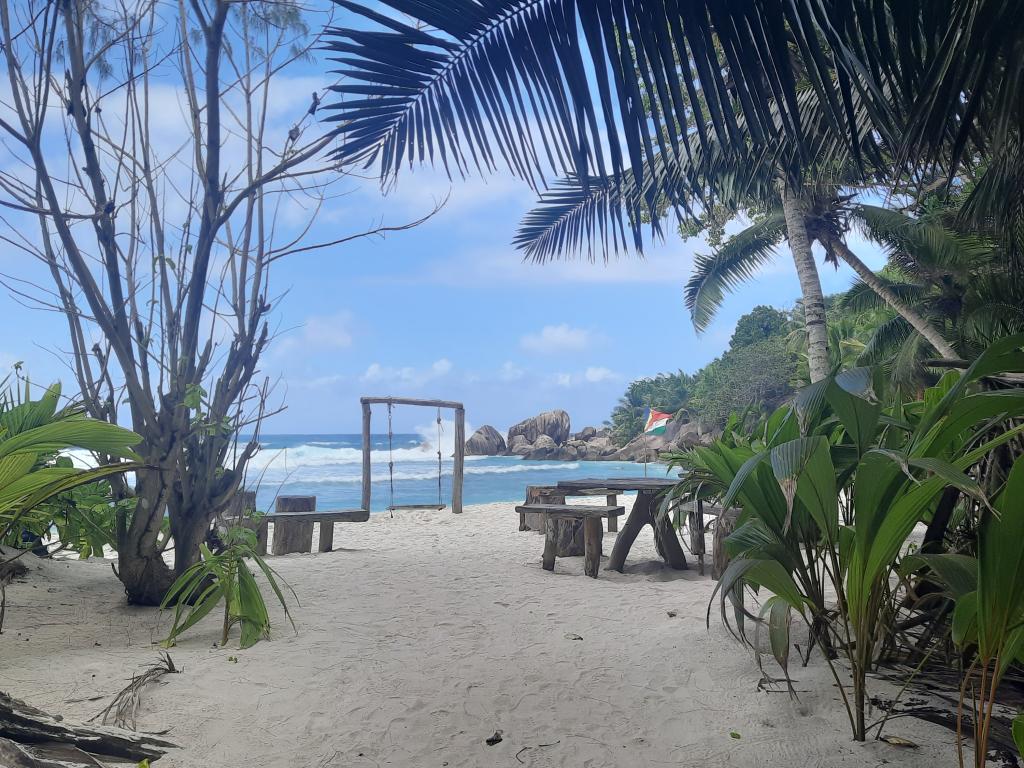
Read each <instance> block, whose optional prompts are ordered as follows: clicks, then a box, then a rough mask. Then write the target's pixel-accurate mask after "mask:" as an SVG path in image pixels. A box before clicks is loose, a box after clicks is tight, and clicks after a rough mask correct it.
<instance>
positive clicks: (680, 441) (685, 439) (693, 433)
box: [673, 421, 700, 449]
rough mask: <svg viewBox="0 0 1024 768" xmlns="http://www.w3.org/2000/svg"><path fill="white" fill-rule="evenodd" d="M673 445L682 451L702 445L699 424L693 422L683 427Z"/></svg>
mask: <svg viewBox="0 0 1024 768" xmlns="http://www.w3.org/2000/svg"><path fill="white" fill-rule="evenodd" d="M673 444H674V445H675V447H677V448H682V449H686V448H692V447H693V446H695V445H700V427H699V426H698V424H697V422H695V421H691V422H688V423H686V424H683V425H681V426H680V428H679V432H678V434H677V435H676V438H675V440H673Z"/></svg>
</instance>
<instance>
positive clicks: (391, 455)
mask: <svg viewBox="0 0 1024 768" xmlns="http://www.w3.org/2000/svg"><path fill="white" fill-rule="evenodd" d="M393 407H394V405H393V404H392V403H388V484H389V485H390V487H391V503H390V504H389V505H388V507H389V508H390V509H389V511H390V512H391V516H392V517H394V516H395V509H394V507H395V449H394V446H393V445H392V432H391V409H392V408H393Z"/></svg>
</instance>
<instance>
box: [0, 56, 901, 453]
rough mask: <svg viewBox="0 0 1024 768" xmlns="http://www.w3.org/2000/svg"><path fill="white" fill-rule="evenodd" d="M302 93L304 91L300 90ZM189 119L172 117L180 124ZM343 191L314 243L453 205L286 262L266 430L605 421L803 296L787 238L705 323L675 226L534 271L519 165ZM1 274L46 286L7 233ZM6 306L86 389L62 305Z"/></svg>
mask: <svg viewBox="0 0 1024 768" xmlns="http://www.w3.org/2000/svg"><path fill="white" fill-rule="evenodd" d="M308 66H309V70H308V71H305V72H300V73H299V74H298V75H297V76H296V78H297V79H296V80H295V81H289V80H287V79H283V80H282V83H281V93H282V94H285V95H283V96H282V97H281V104H282V106H281V110H282V113H283V114H282V119H281V125H282V126H287V125H288V124H289V123H290V121H291V120H292V115H291V113H292V112H294V111H295V110H296V109H299V110H302V109H304V108H305V106H306V105H307V104H308V98H309V97H308V95H306V94H308V93H309V92H310V87H309V84H310V81H311V80H312V81H313V82H316V78H317V77H319V75H318V72H317V66H318V65H317V63H316V62H314V63H312V64H310V65H308ZM292 91H294V92H295V93H301V94H302V96H301V97H295V98H289V97H288V95H287V94H289V93H291V92H292ZM172 101H174V99H173V98H172ZM176 114H177V115H179V116H180V110H177V109H170V110H169V115H170V116H171V117H170V118H169V119H171V120H172V122H173V119H177V118H175V115H176ZM300 114H301V111H300ZM171 127H172V128H173V126H171ZM345 191H346V194H344V195H341V196H338V197H337V198H336V199H334V200H332V201H330V202H329V203H328V204H327V205H326V206H325V207H324V208H323V209H322V210H320V211H319V213H318V214H317V217H316V221H315V223H314V226H313V229H312V231H311V233H310V236H311V237H312V238H322V239H333V238H336V237H340V236H342V235H345V234H348V233H351V232H356V231H362V230H365V229H368V228H372V227H374V226H377V225H379V224H381V223H383V224H387V225H395V224H401V223H405V222H408V221H413V220H416V219H418V218H420V217H422V216H423V215H425V214H426V213H428V212H429V211H430V210H431V209H432V208H433V207H434V205H435V204H436V203H437V202H438V201H441V200H445V199H447V202H446V204H445V205H444V206H443V208H442V209H441V210H440V211H439V212H438V213H437V214H436V215H434V216H433V217H432V218H431V219H429V220H428V221H427V222H425V223H423V224H422V225H420V226H418V227H416V228H414V229H411V230H408V231H404V232H396V233H391V234H389V235H387V236H386V237H383V238H381V237H374V238H366V239H360V240H356V241H353V242H350V243H346V244H344V245H341V246H338V247H336V248H331V249H328V250H325V251H317V252H312V253H308V254H297V255H295V256H292V257H289V258H288V259H286V260H284V261H282V262H280V263H278V264H277V265H276V269H275V271H274V272H273V273H272V281H273V286H274V292H275V293H277V294H283V296H282V298H281V299H280V300H279V301H278V302H277V303H276V305H275V308H274V310H273V315H272V317H273V323H274V324H275V326H276V328H277V330H278V333H277V336H276V338H275V340H274V342H273V344H272V346H271V348H270V350H269V352H268V353H267V354H266V355H265V357H264V360H263V365H262V366H261V370H262V372H263V373H264V374H265V375H267V376H269V377H270V378H271V380H277V381H278V385H277V387H276V389H275V392H274V398H276V400H277V401H278V402H281V403H283V404H284V405H285V406H286V409H285V410H284V411H283V412H282V413H280V414H278V415H276V416H274V417H273V418H272V419H271V421H269V422H268V423H267V424H266V425H265V427H264V431H265V432H268V433H301V434H308V433H324V434H326V433H343V432H356V431H358V429H359V424H360V408H359V397H360V396H361V395H395V396H409V397H429V398H441V399H449V400H460V401H462V402H464V403H465V405H466V414H467V416H466V417H467V421H468V422H469V424H470V425H471V426H472V427H478V426H480V425H482V424H491V425H494V426H496V427H498V428H499V429H505V428H507V427H508V426H510V425H511V424H513V423H515V422H517V421H519V420H521V419H523V418H526V417H529V416H532V415H534V414H536V413H538V412H540V411H543V410H548V409H553V408H562V409H565V410H566V411H568V412H569V415H570V417H571V420H572V424H573V428H574V429H578V428H582V427H583V426H586V425H600V424H601V423H602V422H603V421H604V420H605V419H606V418H607V417H608V415H609V413H610V410H611V408H612V407H613V406H614V404H615V402H616V400H617V399H618V398H619V396H620V395H621V394H622V393H623V391H624V389H625V387H626V385H627V384H628V383H629V381H631V380H633V379H636V378H640V377H645V376H653V375H655V374H657V373H659V372H668V371H675V370H679V369H682V370H684V371H687V372H693V371H696V370H697V369H699V368H701V367H702V366H704V365H706V364H707V363H708V362H710V361H711V360H712V359H713V358H715V357H716V356H718V355H720V354H721V353H722V352H723V351H724V349H725V348H726V347H727V345H728V340H729V337H730V336H731V334H732V330H733V328H734V326H735V323H736V320H737V319H738V317H739V316H740V315H742V314H743V313H744V312H746V311H749V310H750V309H751V308H752V307H754V306H755V305H757V304H770V305H773V306H776V307H792V305H793V303H794V301H795V300H796V299H797V297H798V296H799V285H798V282H797V279H796V275H795V272H794V269H793V266H792V262H791V261H790V260H789V256H788V253H787V252H786V251H785V250H784V248H783V249H782V250H781V251H780V253H779V258H778V259H776V261H775V262H774V263H773V264H771V265H769V266H768V267H766V268H765V269H762V270H761V271H760V272H759V273H758V275H757V277H756V279H755V280H753V281H752V282H751V283H750V284H748V285H746V286H744V287H743V288H741V289H740V290H739V291H737V292H736V293H735V294H733V295H731V296H729V297H728V298H727V299H726V301H725V303H724V305H723V306H722V309H721V311H720V312H719V314H718V317H717V319H716V321H715V322H714V323H713V324H712V325H711V327H710V328H709V329H708V330H707V331H705V332H704V333H702V334H697V333H695V331H694V329H693V327H692V325H691V323H690V319H689V316H688V313H687V311H686V308H685V307H684V305H683V286H684V284H685V282H686V280H687V278H688V276H689V274H690V271H691V268H692V264H693V259H694V255H695V254H697V253H706V252H708V251H709V250H710V249H709V247H708V246H707V245H706V244H705V243H704V242H702V241H701V240H699V239H691V240H689V241H685V242H684V241H683V240H681V239H680V238H679V237H678V236H675V235H674V234H672V229H673V227H672V226H668V227H666V231H667V232H668V237H667V239H666V240H665V241H664V242H661V243H654V244H649V246H648V250H647V252H646V254H645V256H644V257H643V258H639V257H637V256H636V255H635V254H622V255H621V256H620V257H618V258H617V259H615V260H613V261H612V262H611V263H609V264H602V263H597V264H591V263H587V262H585V261H584V262H581V261H573V260H568V261H560V262H556V263H549V264H546V265H536V264H532V263H525V262H524V261H523V259H522V257H521V255H520V254H519V253H518V252H517V251H516V250H515V249H514V248H513V247H512V245H511V242H512V238H513V234H514V232H515V229H516V226H517V223H518V221H519V219H520V218H521V217H522V216H523V215H524V214H525V213H526V212H527V211H528V210H529V208H530V207H531V205H532V203H533V200H534V194H533V192H532V191H531V190H530V189H529V188H528V187H527V186H526V185H525V183H523V182H521V181H519V180H517V179H515V178H513V177H511V176H509V175H502V174H498V175H494V176H490V177H487V178H481V177H472V178H469V179H466V180H462V179H455V180H454V181H449V179H448V178H447V176H446V175H445V173H444V172H443V170H441V169H438V168H430V167H418V168H414V169H413V170H412V171H411V172H410V171H408V170H406V171H403V172H402V173H401V175H400V176H399V179H398V182H397V185H396V186H395V188H394V189H392V190H390V191H389V193H388V194H387V195H384V194H382V192H381V190H380V188H379V185H378V184H377V183H376V182H375V181H374V180H372V179H366V180H354V181H351V182H347V183H346V187H345ZM296 205H298V206H299V207H300V208H301V203H296ZM295 213H296V214H297V215H298V216H299V218H301V214H302V211H301V210H298V211H295ZM851 247H853V249H854V251H855V252H857V253H858V254H859V255H861V257H862V258H864V259H865V261H867V262H868V263H869V264H871V265H872V266H874V267H878V266H881V264H882V257H881V254H880V253H879V252H878V251H877V249H875V248H873V247H872V246H870V245H869V244H866V243H864V242H862V241H860V240H858V239H857V238H856V237H855V236H854V237H853V238H852V240H851ZM818 256H819V264H821V277H822V282H823V286H824V288H825V291H826V293H832V292H836V291H841V290H844V289H845V288H847V287H848V286H849V285H850V284H851V282H852V281H853V274H852V272H851V271H850V270H849V269H847V268H845V267H844V268H841V269H839V270H838V271H837V270H835V269H833V268H832V267H830V266H827V265H824V264H823V263H821V258H820V257H821V254H820V253H819V254H818ZM0 269H2V271H3V272H5V273H6V274H9V275H14V276H16V277H26V278H30V279H45V276H42V277H40V273H39V270H38V268H37V266H34V265H31V264H29V263H27V260H26V258H25V257H24V256H23V255H22V254H20V253H18V252H15V251H13V250H12V249H11V248H10V247H9V246H7V245H5V244H3V243H0ZM0 312H2V316H3V318H4V325H5V333H4V337H3V339H0V366H3V368H4V369H5V370H6V369H8V368H9V367H10V366H11V365H12V364H13V363H14V362H15V361H22V362H23V363H24V367H25V370H26V371H27V373H28V374H29V375H30V376H31V377H32V379H33V380H34V381H38V382H44V381H45V382H49V381H52V380H55V379H61V380H62V381H63V383H64V385H65V390H73V389H74V384H73V376H72V374H71V371H70V369H69V368H68V367H67V358H66V355H65V354H64V351H65V350H66V349H67V347H68V343H67V328H66V325H65V323H64V320H63V318H62V316H60V315H59V314H56V313H53V312H45V311H41V310H39V309H37V308H32V307H28V306H25V302H24V301H23V300H22V299H21V298H20V297H18V296H17V295H16V294H14V293H13V292H10V291H5V292H3V293H0ZM382 417H383V414H379V415H378V416H377V419H378V420H377V422H376V423H375V424H376V426H379V427H380V428H381V429H383V421H382ZM431 418H432V416H431V414H427V413H425V412H424V411H423V410H422V409H399V410H397V411H396V413H395V428H396V429H397V430H405V431H412V430H414V429H415V428H416V427H421V426H423V425H425V424H427V423H429V422H430V421H431Z"/></svg>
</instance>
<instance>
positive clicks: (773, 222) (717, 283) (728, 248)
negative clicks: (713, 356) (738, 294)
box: [684, 209, 786, 331]
mask: <svg viewBox="0 0 1024 768" xmlns="http://www.w3.org/2000/svg"><path fill="white" fill-rule="evenodd" d="M785 232H786V219H785V217H784V216H783V214H782V211H780V210H778V209H775V210H773V211H771V212H770V213H769V214H768V216H766V217H765V218H764V219H763V220H761V221H758V222H756V223H754V224H752V225H751V226H749V227H747V228H746V229H745V230H743V231H742V232H739V233H737V234H735V235H733V236H732V237H730V238H729V239H728V240H727V241H726V242H725V243H724V244H723V245H722V247H721V248H719V249H718V250H717V251H715V253H713V254H711V255H710V256H697V258H696V260H695V262H694V268H693V275H692V276H691V277H690V279H689V281H688V282H687V283H686V289H685V293H684V296H685V300H686V307H687V309H689V310H690V317H691V319H692V320H693V326H694V328H696V329H697V330H698V331H703V330H704V329H706V328H707V327H708V325H710V323H711V321H712V319H713V318H714V316H715V313H716V312H717V311H718V308H719V307H720V306H721V304H722V299H723V298H724V296H725V293H727V292H731V291H733V290H735V289H736V287H737V286H738V285H739V284H740V283H742V282H745V281H747V280H750V279H751V278H752V277H753V276H754V274H755V273H756V272H757V270H758V269H759V268H760V267H761V266H763V265H764V264H766V263H768V262H769V261H771V260H772V258H774V257H775V247H776V246H777V245H778V244H779V241H780V240H782V238H783V237H784V236H785Z"/></svg>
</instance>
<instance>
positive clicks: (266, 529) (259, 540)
mask: <svg viewBox="0 0 1024 768" xmlns="http://www.w3.org/2000/svg"><path fill="white" fill-rule="evenodd" d="M269 535H270V521H269V520H267V518H265V517H264V518H262V519H260V527H259V528H257V529H256V554H258V555H260V556H261V557H264V556H266V554H267V539H268V537H269Z"/></svg>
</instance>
